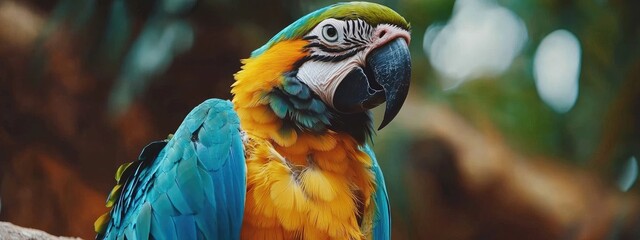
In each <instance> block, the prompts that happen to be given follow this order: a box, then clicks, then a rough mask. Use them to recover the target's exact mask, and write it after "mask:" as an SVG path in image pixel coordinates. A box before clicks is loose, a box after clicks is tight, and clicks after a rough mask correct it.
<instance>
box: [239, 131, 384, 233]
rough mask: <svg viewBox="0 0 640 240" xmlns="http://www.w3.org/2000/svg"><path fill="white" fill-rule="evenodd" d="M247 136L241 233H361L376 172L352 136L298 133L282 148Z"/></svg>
mask: <svg viewBox="0 0 640 240" xmlns="http://www.w3.org/2000/svg"><path fill="white" fill-rule="evenodd" d="M248 139H249V140H247V141H246V144H245V149H246V152H247V198H246V204H245V213H244V224H243V229H242V238H243V239H363V238H364V236H365V235H366V234H367V233H365V232H363V230H361V229H364V228H361V226H366V225H369V224H366V223H364V224H363V216H364V215H366V214H365V213H366V212H367V211H368V210H367V209H370V208H369V205H370V204H371V199H370V196H371V193H372V191H373V189H374V186H373V185H374V177H373V175H372V173H371V172H370V170H369V167H370V166H371V159H370V158H369V156H368V155H366V154H365V153H364V152H362V151H360V150H359V149H358V147H357V144H356V143H355V141H353V140H352V139H351V138H348V137H346V136H341V135H340V134H337V133H329V134H325V135H323V136H313V135H307V134H304V135H303V134H300V135H299V136H298V138H297V141H296V143H294V144H293V145H291V146H290V147H286V148H284V147H280V146H279V145H277V144H271V143H270V142H269V141H266V140H263V139H261V138H258V137H256V136H251V134H250V133H249V138H248ZM364 221H366V220H364Z"/></svg>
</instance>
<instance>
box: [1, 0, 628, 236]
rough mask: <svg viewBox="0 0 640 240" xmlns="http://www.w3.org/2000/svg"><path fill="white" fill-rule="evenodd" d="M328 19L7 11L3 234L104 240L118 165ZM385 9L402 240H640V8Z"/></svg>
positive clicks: (289, 10)
mask: <svg viewBox="0 0 640 240" xmlns="http://www.w3.org/2000/svg"><path fill="white" fill-rule="evenodd" d="M330 3H332V2H331V1H301V0H298V1H294V0H281V1H273V0H266V1H248V0H240V1H231V0H200V1H196V0H139V1H124V0H106V1H96V0H86V1H75V0H60V1H49V0H1V1H0V110H1V112H2V113H1V114H0V221H10V222H13V223H14V224H18V225H22V226H26V227H32V228H38V229H42V230H45V231H47V232H50V233H52V234H55V235H67V236H78V237H82V238H86V239H91V238H93V236H94V232H93V221H94V220H95V219H96V217H98V216H99V215H100V214H102V213H104V212H105V211H107V208H105V207H104V201H105V199H106V195H107V193H108V192H109V190H110V189H111V187H112V186H113V184H114V179H113V175H114V173H115V170H116V168H117V166H119V165H120V164H121V163H124V162H129V161H133V160H135V159H136V157H137V155H138V153H139V151H140V149H141V148H142V147H143V146H145V145H146V144H147V143H148V142H150V141H152V140H157V139H164V138H165V137H166V136H167V134H169V133H171V132H173V131H174V130H175V129H176V127H177V126H178V125H179V124H180V122H181V121H182V119H183V117H184V116H185V115H186V114H187V113H188V112H189V111H190V110H191V109H192V108H193V107H194V106H196V105H197V104H199V103H200V102H202V101H203V100H204V99H207V98H212V97H215V98H230V97H231V96H230V94H229V86H230V85H231V83H232V81H233V74H234V73H235V72H236V71H238V70H239V68H240V62H239V60H240V59H242V58H246V57H248V56H249V54H250V52H251V51H252V50H254V49H256V48H258V47H260V46H261V45H262V44H264V43H265V42H266V41H267V40H268V39H269V38H270V37H271V36H273V35H274V34H275V33H277V32H278V31H280V30H281V29H282V28H284V27H285V26H287V25H288V24H289V23H291V22H292V21H294V20H295V19H297V18H299V17H301V16H302V15H304V14H306V13H308V12H310V11H312V10H315V9H317V8H320V7H322V6H325V5H328V4H330ZM381 3H383V4H385V5H387V6H389V7H391V8H393V9H395V10H396V11H398V12H399V13H400V14H401V15H403V16H404V17H405V18H406V19H407V20H409V21H410V22H411V25H412V42H411V44H410V48H411V52H412V58H413V80H412V81H413V83H412V91H411V92H410V95H409V98H408V100H407V103H406V104H405V107H404V108H403V110H402V111H401V112H400V115H399V116H398V117H397V118H396V120H395V121H394V122H393V123H392V124H391V125H390V126H389V127H387V128H385V129H384V130H383V131H381V132H379V133H378V134H377V137H376V138H375V139H376V140H375V145H374V147H375V149H376V152H377V154H378V156H379V157H378V158H379V159H380V161H381V162H380V165H381V166H382V169H383V171H384V172H385V175H386V181H387V185H388V186H387V187H388V191H389V195H390V200H391V204H392V216H393V237H394V239H640V199H639V195H638V193H639V191H640V189H639V187H638V186H637V185H638V184H637V183H636V181H637V180H636V178H637V176H638V158H640V15H639V14H638V12H640V2H639V1H633V0H558V1H552V0H456V1H451V0H395V1H394V0H389V1H381ZM376 114H377V115H380V114H381V113H380V112H376ZM376 119H377V121H378V122H376V123H379V121H380V119H381V118H380V117H377V118H376Z"/></svg>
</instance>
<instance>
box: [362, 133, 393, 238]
mask: <svg viewBox="0 0 640 240" xmlns="http://www.w3.org/2000/svg"><path fill="white" fill-rule="evenodd" d="M363 150H364V152H365V153H367V154H368V155H369V157H370V158H371V170H373V173H374V174H375V177H376V192H375V193H374V196H373V198H374V204H375V213H374V218H373V234H372V235H373V239H374V240H380V239H391V212H390V209H389V197H388V195H387V187H386V186H385V182H384V176H383V175H382V170H381V169H380V165H378V160H377V159H376V155H375V154H374V153H373V151H372V150H371V147H369V145H365V146H364V147H363Z"/></svg>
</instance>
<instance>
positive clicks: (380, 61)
mask: <svg viewBox="0 0 640 240" xmlns="http://www.w3.org/2000/svg"><path fill="white" fill-rule="evenodd" d="M366 62H367V63H366V66H365V67H364V69H362V68H360V67H357V68H354V69H353V70H351V72H349V74H348V75H347V76H346V77H345V78H344V79H343V80H342V82H341V83H340V84H339V85H338V88H337V89H336V91H335V93H334V97H333V105H334V107H335V108H336V110H338V111H340V112H343V113H356V112H362V111H365V110H368V109H371V108H374V107H376V106H378V105H380V104H382V103H383V102H385V101H386V102H387V107H386V110H385V113H384V118H383V119H382V123H381V124H380V127H379V128H378V130H380V129H382V128H384V127H385V126H386V125H387V124H389V123H390V122H391V120H393V118H395V116H396V115H397V114H398V112H400V108H402V104H403V103H404V100H405V99H406V98H407V94H408V93H409V82H410V80H411V56H410V55H409V48H408V46H407V42H406V41H405V40H404V39H403V38H397V39H395V40H392V41H390V42H388V43H386V44H385V45H382V46H380V47H378V48H376V49H374V50H372V51H371V52H370V53H369V55H368V56H367V59H366Z"/></svg>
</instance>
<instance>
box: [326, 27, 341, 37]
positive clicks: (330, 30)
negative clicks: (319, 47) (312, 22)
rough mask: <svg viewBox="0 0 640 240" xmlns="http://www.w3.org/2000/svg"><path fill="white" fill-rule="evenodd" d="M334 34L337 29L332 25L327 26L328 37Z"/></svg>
mask: <svg viewBox="0 0 640 240" xmlns="http://www.w3.org/2000/svg"><path fill="white" fill-rule="evenodd" d="M336 34H338V31H337V30H336V28H334V27H329V28H327V36H328V37H335V36H336Z"/></svg>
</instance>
